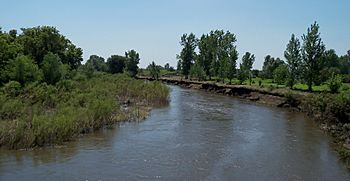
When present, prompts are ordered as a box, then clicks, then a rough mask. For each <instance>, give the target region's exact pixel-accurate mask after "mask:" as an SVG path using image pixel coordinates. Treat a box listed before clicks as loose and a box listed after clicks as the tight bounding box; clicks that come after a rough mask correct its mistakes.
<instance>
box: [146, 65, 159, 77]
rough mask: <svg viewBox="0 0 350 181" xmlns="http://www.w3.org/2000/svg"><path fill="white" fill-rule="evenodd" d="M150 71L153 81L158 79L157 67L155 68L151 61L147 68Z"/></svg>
mask: <svg viewBox="0 0 350 181" xmlns="http://www.w3.org/2000/svg"><path fill="white" fill-rule="evenodd" d="M147 69H148V70H149V71H150V74H151V77H152V78H153V79H158V78H159V74H160V69H159V66H157V65H156V64H155V63H154V62H153V61H152V63H151V64H150V65H149V66H148V68H147Z"/></svg>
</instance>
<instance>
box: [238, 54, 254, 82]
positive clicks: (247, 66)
mask: <svg viewBox="0 0 350 181" xmlns="http://www.w3.org/2000/svg"><path fill="white" fill-rule="evenodd" d="M254 61H255V56H254V54H251V53H249V52H246V53H245V54H244V55H243V57H242V63H241V64H240V75H239V78H240V80H241V81H242V80H245V79H249V84H250V85H251V84H252V73H251V69H252V68H253V63H254Z"/></svg>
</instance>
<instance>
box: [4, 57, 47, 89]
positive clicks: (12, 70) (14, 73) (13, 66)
mask: <svg viewBox="0 0 350 181" xmlns="http://www.w3.org/2000/svg"><path fill="white" fill-rule="evenodd" d="M5 74H6V75H7V77H8V78H9V80H14V81H17V82H19V83H20V84H21V86H24V85H25V84H26V83H28V82H35V81H39V80H41V78H42V72H41V71H40V70H39V67H38V66H37V65H36V64H35V63H34V61H33V60H32V59H30V58H29V57H28V56H24V55H19V56H17V57H16V59H14V60H12V61H10V63H9V64H8V65H7V67H6V73H5Z"/></svg>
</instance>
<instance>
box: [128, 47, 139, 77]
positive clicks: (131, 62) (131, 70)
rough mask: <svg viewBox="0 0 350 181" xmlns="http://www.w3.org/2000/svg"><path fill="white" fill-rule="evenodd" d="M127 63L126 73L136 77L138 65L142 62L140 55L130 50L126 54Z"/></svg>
mask: <svg viewBox="0 0 350 181" xmlns="http://www.w3.org/2000/svg"><path fill="white" fill-rule="evenodd" d="M125 57H126V62H125V71H126V72H127V73H128V74H129V75H130V76H131V77H135V76H136V74H137V70H138V68H139V67H138V64H139V62H140V56H139V53H137V52H136V51H135V50H130V51H128V52H125Z"/></svg>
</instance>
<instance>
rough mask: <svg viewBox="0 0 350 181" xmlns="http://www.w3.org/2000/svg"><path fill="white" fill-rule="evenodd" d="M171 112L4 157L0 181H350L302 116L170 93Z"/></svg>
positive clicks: (194, 94)
mask: <svg viewBox="0 0 350 181" xmlns="http://www.w3.org/2000/svg"><path fill="white" fill-rule="evenodd" d="M170 88H171V96H170V98H171V102H170V104H169V106H167V107H163V108H157V109H153V110H152V112H151V113H150V116H149V117H148V118H147V119H146V120H144V121H142V122H138V123H135V122H131V123H122V124H119V125H117V126H116V127H115V128H114V129H104V130H101V131H97V132H95V133H92V134H87V135H84V136H82V137H80V138H78V139H77V140H75V141H73V142H69V143H66V144H65V145H64V146H60V147H55V148H47V147H46V148H41V149H35V150H31V151H25V150H17V151H13V150H12V151H7V150H1V151H0V180H50V181H54V180H337V181H341V180H350V173H349V172H348V171H347V170H346V168H345V166H344V164H343V163H342V162H341V161H339V157H338V156H337V154H336V152H335V151H334V149H333V148H332V144H331V140H330V138H329V137H328V136H326V135H325V134H324V133H323V132H322V131H321V130H320V129H319V128H318V127H317V125H316V124H315V123H314V122H313V121H312V120H309V119H308V117H307V116H306V115H305V114H302V113H295V112H290V111H288V110H286V109H280V108H274V107H269V106H265V105H260V104H254V103H251V102H246V101H244V100H239V99H235V98H231V97H226V96H221V95H215V94H211V93H206V92H203V91H197V90H190V89H182V88H180V87H177V86H170Z"/></svg>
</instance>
